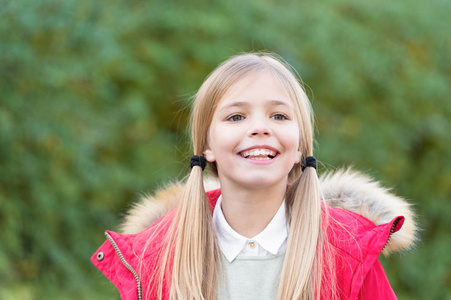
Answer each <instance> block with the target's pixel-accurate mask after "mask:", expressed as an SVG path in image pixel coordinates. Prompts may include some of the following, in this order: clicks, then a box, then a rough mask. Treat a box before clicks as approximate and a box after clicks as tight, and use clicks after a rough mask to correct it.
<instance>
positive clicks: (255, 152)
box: [241, 149, 277, 160]
mask: <svg viewBox="0 0 451 300" xmlns="http://www.w3.org/2000/svg"><path fill="white" fill-rule="evenodd" d="M276 154H277V152H275V151H272V150H269V149H252V150H249V151H244V152H242V153H241V156H243V157H245V158H251V159H259V160H264V159H271V158H269V157H268V155H269V156H272V157H273V158H274V156H276ZM262 155H263V156H266V157H254V156H262ZM250 156H252V157H250Z"/></svg>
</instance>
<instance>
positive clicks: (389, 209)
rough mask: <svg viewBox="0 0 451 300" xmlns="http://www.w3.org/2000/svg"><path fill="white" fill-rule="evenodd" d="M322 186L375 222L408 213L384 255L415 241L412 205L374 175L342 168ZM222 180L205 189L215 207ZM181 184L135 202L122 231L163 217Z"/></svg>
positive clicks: (327, 196)
mask: <svg viewBox="0 0 451 300" xmlns="http://www.w3.org/2000/svg"><path fill="white" fill-rule="evenodd" d="M319 179H320V185H321V189H322V194H323V198H324V201H325V202H326V203H327V204H328V205H330V206H332V207H335V208H342V209H346V210H349V211H352V212H354V213H357V214H360V215H361V216H363V217H365V218H366V219H368V220H370V221H371V222H373V223H374V224H375V225H381V224H385V223H389V222H390V221H391V220H393V219H394V218H395V217H397V216H404V218H405V221H404V225H403V227H402V228H401V229H400V230H399V231H398V232H396V233H395V234H393V236H392V237H391V238H390V241H389V243H388V244H387V246H386V247H385V249H384V252H383V253H384V254H386V255H387V254H389V253H390V252H393V251H401V250H406V249H408V248H410V247H412V246H413V245H414V244H415V241H416V239H417V237H416V233H417V231H418V229H417V225H416V221H415V215H414V212H413V210H412V207H411V205H410V204H409V203H408V202H407V201H406V200H405V199H403V198H401V197H398V196H395V195H394V194H392V193H391V192H390V190H389V189H387V188H384V187H382V186H381V185H380V184H379V183H378V182H376V181H374V180H372V179H371V178H370V177H368V176H366V175H363V174H361V173H358V172H356V171H352V170H351V169H346V170H339V171H336V172H330V173H326V174H324V175H322V176H321V177H320V178H319ZM218 186H219V184H218V182H217V181H216V180H213V179H207V180H206V181H205V189H206V190H207V191H209V192H207V196H208V198H209V200H210V205H211V210H212V212H213V208H214V207H215V205H216V201H217V199H218V197H219V195H220V194H221V191H220V190H219V189H215V188H217V187H218ZM182 189H183V185H182V184H181V183H173V184H171V185H168V186H166V187H164V188H162V189H160V190H159V191H157V192H156V193H155V195H153V196H152V195H146V196H144V197H143V198H141V200H140V201H139V202H138V203H136V204H134V205H133V207H132V208H131V209H130V210H129V212H128V214H127V215H126V217H125V219H124V222H123V223H122V225H121V226H120V231H121V232H122V233H138V232H141V231H143V230H144V229H146V228H147V227H149V226H150V225H152V224H153V223H154V222H155V221H156V220H158V219H159V218H160V217H161V216H163V215H164V214H165V213H167V212H168V211H169V210H171V209H172V208H174V207H176V205H177V200H178V197H179V194H180V193H181V191H182Z"/></svg>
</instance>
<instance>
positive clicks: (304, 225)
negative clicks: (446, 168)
mask: <svg viewBox="0 0 451 300" xmlns="http://www.w3.org/2000/svg"><path fill="white" fill-rule="evenodd" d="M191 121H192V139H193V148H194V149H193V152H194V154H195V155H194V156H193V158H192V159H191V172H190V174H189V176H188V179H187V181H186V184H185V186H184V187H181V186H180V185H174V186H171V187H168V188H167V189H165V190H164V191H160V192H159V193H157V195H156V197H155V199H145V200H144V201H143V202H142V203H141V204H139V205H138V206H136V207H135V208H134V209H132V211H131V213H130V215H129V216H128V218H127V220H126V224H125V225H124V230H123V231H124V232H125V233H128V234H117V233H114V232H110V231H107V232H106V236H107V241H106V242H105V243H104V244H103V245H102V246H101V247H100V248H99V250H98V251H97V252H96V253H95V254H94V255H93V257H92V262H93V263H94V264H95V265H96V266H97V267H98V268H99V269H100V270H101V271H102V272H103V273H104V274H105V275H106V276H107V277H108V278H109V279H110V280H111V281H112V282H113V283H114V284H115V285H116V287H117V288H118V289H119V292H120V294H121V297H122V299H280V300H282V299H357V298H358V299H395V298H396V296H395V294H394V293H393V291H392V289H391V287H390V284H389V283H388V281H387V278H386V276H385V273H384V270H383V269H382V266H381V264H380V263H379V262H378V259H377V258H378V256H379V254H380V253H381V252H382V250H383V249H385V250H384V251H385V252H389V251H393V250H400V249H406V248H408V247H410V245H411V244H412V243H413V240H414V234H415V224H414V221H413V218H412V212H411V211H410V209H409V205H408V204H407V203H406V202H404V201H403V200H402V199H399V198H396V197H394V196H393V195H390V194H389V193H388V192H387V190H385V189H383V188H381V187H379V185H378V184H377V183H374V182H371V181H369V180H368V178H366V177H364V176H361V175H358V174H356V173H352V172H350V171H341V172H338V173H336V174H334V175H333V174H329V175H327V176H325V177H323V178H322V179H321V182H322V183H321V184H320V180H319V179H318V177H317V173H316V160H315V158H314V157H313V156H312V155H313V125H312V124H313V112H312V109H311V106H310V102H309V100H308V98H307V96H306V94H305V92H304V91H303V89H302V87H301V85H300V84H299V82H298V80H297V79H296V76H295V75H294V74H293V73H292V72H290V67H289V66H288V65H287V64H286V63H284V62H283V61H282V60H281V59H280V58H278V57H276V56H275V55H270V54H244V55H239V56H236V57H232V58H230V59H229V60H227V61H226V62H224V63H223V64H221V65H220V66H219V67H218V68H217V69H216V70H215V71H214V72H213V73H212V74H210V76H209V77H208V78H207V79H206V80H205V82H204V83H203V84H202V86H201V87H200V89H199V91H198V93H197V95H196V99H195V102H194V107H193V111H192V120H191ZM207 163H208V165H209V167H210V170H211V172H212V174H213V175H214V176H216V177H217V178H218V181H219V185H220V189H213V190H210V191H208V192H207V193H206V192H205V189H204V184H205V183H204V180H203V174H202V171H203V169H204V168H205V165H206V164H207ZM207 185H208V184H207ZM207 190H209V189H207ZM174 202H177V204H173V203H174ZM326 202H327V204H326ZM161 203H162V204H161ZM174 206H175V208H173V209H172V210H170V208H172V207H174ZM161 211H166V212H167V211H169V212H168V213H166V214H165V215H164V216H163V217H161V218H159V220H158V221H156V222H155V223H153V222H154V220H155V218H156V216H157V215H158V214H160V213H161ZM353 211H354V212H353ZM355 212H357V213H361V214H363V215H364V216H365V217H366V218H365V217H364V216H361V215H359V214H356V213H355ZM402 215H403V216H404V217H403V216H402ZM152 223H153V224H152ZM403 223H405V226H404V227H403V229H402V230H400V229H401V226H402V225H403ZM147 227H148V228H147ZM145 228H147V229H145ZM144 229H145V230H144ZM399 230H400V231H399ZM388 240H390V243H388Z"/></svg>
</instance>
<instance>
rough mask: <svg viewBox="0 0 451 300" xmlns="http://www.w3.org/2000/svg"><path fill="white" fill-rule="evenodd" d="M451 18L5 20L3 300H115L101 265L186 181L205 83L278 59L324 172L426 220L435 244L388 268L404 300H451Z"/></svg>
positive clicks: (102, 8)
mask: <svg viewBox="0 0 451 300" xmlns="http://www.w3.org/2000/svg"><path fill="white" fill-rule="evenodd" d="M450 12H451V5H450V3H448V2H446V1H441V0H432V1H429V2H412V1H396V2H388V1H387V2H386V1H370V2H361V1H356V0H344V1H339V2H337V1H331V0H327V1H321V2H318V1H303V2H302V3H301V2H294V1H269V0H268V1H257V0H250V1H245V2H238V1H233V0H232V1H225V0H223V1H213V2H211V1H210V2H207V1H201V0H195V1H190V2H186V1H180V0H179V1H177V0H175V1H138V0H134V1H119V0H115V1H108V2H105V1H87V0H78V1H74V0H67V1H52V0H41V1H31V0H28V1H27V0H22V1H16V2H12V1H9V2H7V3H3V5H2V8H1V10H0V228H1V230H0V298H1V299H41V298H46V299H52V298H55V299H92V298H105V297H108V295H109V297H117V293H116V292H115V290H114V287H112V285H111V284H109V283H108V281H107V280H106V279H104V278H103V276H102V275H101V274H100V273H99V272H98V271H96V270H95V269H94V267H92V266H91V265H90V263H89V257H90V255H91V254H92V253H93V252H94V251H95V249H96V247H97V246H98V245H99V244H100V243H101V242H102V240H103V235H102V231H103V230H105V229H109V228H111V229H114V228H115V226H116V225H117V224H118V223H119V220H120V217H121V214H122V213H124V212H125V211H126V210H127V208H128V207H129V203H130V202H131V201H132V200H133V199H135V198H136V197H138V196H139V194H140V193H143V192H148V191H151V190H152V189H153V188H155V187H156V186H157V185H158V184H161V183H163V182H165V181H166V180H168V179H169V178H182V176H183V174H184V173H185V172H186V171H187V168H186V166H185V165H186V164H185V163H184V162H186V161H187V157H189V156H190V154H189V147H188V144H189V138H188V134H187V131H186V126H187V118H188V113H189V103H190V101H189V98H190V97H191V96H192V95H193V94H194V93H195V92H196V89H197V88H198V87H199V86H200V84H201V83H202V81H203V79H204V78H205V76H206V75H207V74H208V73H209V72H211V70H212V69H213V68H214V67H215V66H216V65H217V64H218V63H219V62H221V61H223V60H225V59H226V58H227V57H229V56H231V55H234V54H237V53H239V52H242V51H252V50H264V49H267V50H270V51H275V52H277V53H279V54H280V55H281V56H282V57H284V58H285V59H286V60H287V61H288V62H289V63H291V64H292V65H293V66H294V67H295V69H297V70H298V71H299V73H300V74H301V76H302V78H303V79H304V81H305V82H306V83H308V90H309V93H310V94H311V98H312V100H313V105H314V109H315V112H316V115H317V125H318V130H319V133H320V134H319V137H318V142H319V147H318V149H317V156H318V157H319V159H320V160H321V161H322V162H324V164H325V167H322V171H324V170H325V169H326V168H328V169H330V168H331V167H333V166H338V167H340V166H342V165H348V164H351V163H352V164H354V165H355V166H356V167H357V168H358V169H364V170H367V171H368V170H369V171H370V172H371V173H372V174H373V175H374V176H375V177H376V178H377V179H379V180H381V181H382V182H384V184H386V185H387V186H393V187H394V188H395V189H396V193H398V194H400V195H404V196H406V197H407V198H410V199H412V202H413V203H415V204H416V207H417V211H418V213H419V215H420V218H419V221H420V224H421V226H422V227H423V229H424V231H423V236H422V239H423V240H422V243H421V244H420V245H419V246H418V248H417V249H416V250H414V251H413V252H411V253H409V254H406V255H405V256H403V257H402V259H401V258H399V257H392V258H390V259H389V260H387V261H386V260H384V263H385V267H386V271H387V273H388V275H389V278H390V280H391V282H392V285H393V287H394V289H395V291H396V292H397V294H398V296H399V298H400V299H451V291H450V286H451V273H450V269H451V268H450V266H451V259H449V256H448V255H447V252H448V251H449V250H448V249H449V248H450V246H451V239H450V237H449V230H450V223H449V221H448V220H449V218H450V217H451V209H450V208H449V205H448V203H447V200H448V199H449V197H450V195H451V184H450V182H451V166H450V164H451V157H450V156H451V147H450V146H451V145H450V138H449V132H450V129H451V128H450V123H449V120H450V118H451V102H450V101H449V100H448V98H449V95H450V94H451V93H450V85H449V82H450V79H451V78H450V77H451V75H450V74H451V61H450V56H449V51H450V48H451V47H450V46H451V40H450V38H449V36H448V35H449V34H448V33H447V30H446V28H449V27H450V25H451V24H450V23H451V22H450V21H449V17H448V16H449V14H450ZM312 91H314V92H315V96H314V97H313V92H312ZM93 279H94V280H93Z"/></svg>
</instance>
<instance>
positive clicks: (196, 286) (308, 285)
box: [157, 53, 336, 299]
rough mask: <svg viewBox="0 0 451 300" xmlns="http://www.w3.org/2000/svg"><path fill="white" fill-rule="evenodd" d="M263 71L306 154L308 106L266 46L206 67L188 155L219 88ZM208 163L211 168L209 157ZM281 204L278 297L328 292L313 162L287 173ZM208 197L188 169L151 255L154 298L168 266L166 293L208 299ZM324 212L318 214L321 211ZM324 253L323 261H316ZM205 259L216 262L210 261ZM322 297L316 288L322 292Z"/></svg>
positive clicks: (329, 273) (214, 271)
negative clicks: (157, 250)
mask: <svg viewBox="0 0 451 300" xmlns="http://www.w3.org/2000/svg"><path fill="white" fill-rule="evenodd" d="M263 71H268V72H270V73H271V74H272V75H273V76H274V78H275V79H276V80H278V81H279V83H281V84H282V86H283V87H284V88H285V90H286V92H287V93H288V95H289V96H290V98H291V99H292V101H293V104H294V106H295V111H296V115H297V120H298V124H299V135H300V136H299V151H300V152H301V153H302V158H301V161H302V160H303V159H305V158H306V157H308V156H311V155H313V140H314V139H313V111H312V108H311V105H310V101H309V100H308V97H307V95H306V94H305V92H304V90H303V88H302V87H301V85H300V83H299V81H298V78H297V73H296V72H295V71H294V70H292V68H291V67H290V66H289V65H288V64H287V63H285V62H284V61H283V60H282V59H281V58H280V57H278V56H276V55H274V54H267V53H249V54H242V55H238V56H234V57H232V58H230V59H229V60H227V61H225V62H224V63H222V64H221V65H220V66H219V67H218V68H217V69H216V70H214V71H213V72H212V73H211V74H210V75H209V76H208V78H207V79H206V80H205V81H204V83H203V84H202V86H201V87H200V89H199V91H198V93H197V95H196V98H195V102H194V106H193V110H192V116H191V126H192V127H191V130H192V139H193V150H194V151H193V152H194V155H203V153H204V151H205V150H206V149H207V132H208V130H209V126H210V123H211V121H212V118H213V114H214V112H215V109H216V106H217V104H218V103H219V101H220V100H221V99H222V97H223V96H224V94H225V93H226V92H227V91H228V90H229V89H230V88H231V87H232V86H233V85H234V84H235V83H237V82H238V81H239V80H241V79H242V78H243V77H244V76H247V75H254V74H255V75H256V74H258V73H260V72H263ZM209 165H210V170H211V171H212V173H213V174H214V175H217V167H216V164H215V163H209ZM289 184H290V187H289V189H288V190H287V194H286V205H287V208H288V209H287V213H288V221H289V223H290V233H289V236H288V244H287V250H286V254H285V260H284V264H283V268H282V272H281V279H280V284H279V291H278V299H319V295H320V291H321V292H323V291H324V290H325V286H326V288H327V290H328V291H330V292H328V295H329V296H328V298H335V297H336V295H335V294H336V293H335V290H336V289H335V287H334V283H335V276H334V268H333V258H332V250H331V249H332V247H331V246H330V245H329V243H328V242H327V237H326V234H325V228H326V225H327V224H325V223H324V222H326V223H327V222H328V218H327V212H326V210H327V209H326V208H325V207H326V206H323V207H322V205H321V201H320V200H321V195H320V186H319V180H318V176H317V173H316V170H315V169H314V168H306V169H305V170H304V171H303V172H302V171H301V166H300V164H296V165H295V166H294V167H293V169H292V170H291V171H290V173H289ZM211 209H212V208H211V207H210V203H209V201H208V199H207V197H206V195H205V190H204V187H203V175H202V170H201V168H199V167H194V168H192V170H191V172H190V174H189V176H188V180H187V182H186V186H185V189H184V192H183V195H182V196H181V199H180V205H179V207H178V209H177V213H176V216H175V219H174V221H173V223H172V226H171V228H170V230H169V233H168V235H167V245H166V248H165V250H164V253H163V254H162V257H161V259H160V261H159V268H158V269H159V270H160V271H159V272H158V275H157V276H159V277H158V281H157V282H158V297H160V298H161V297H162V293H163V292H162V291H163V285H164V282H165V280H166V279H167V278H166V277H165V270H166V269H167V268H169V269H170V268H172V279H170V280H171V282H170V299H215V298H216V295H217V293H216V290H217V286H218V270H219V266H220V256H219V247H218V244H217V241H216V237H215V233H214V230H213V224H212V215H211ZM325 212H326V213H325ZM324 259H326V260H327V261H324ZM211 266H216V268H213V267H211ZM323 296H324V295H323Z"/></svg>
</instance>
